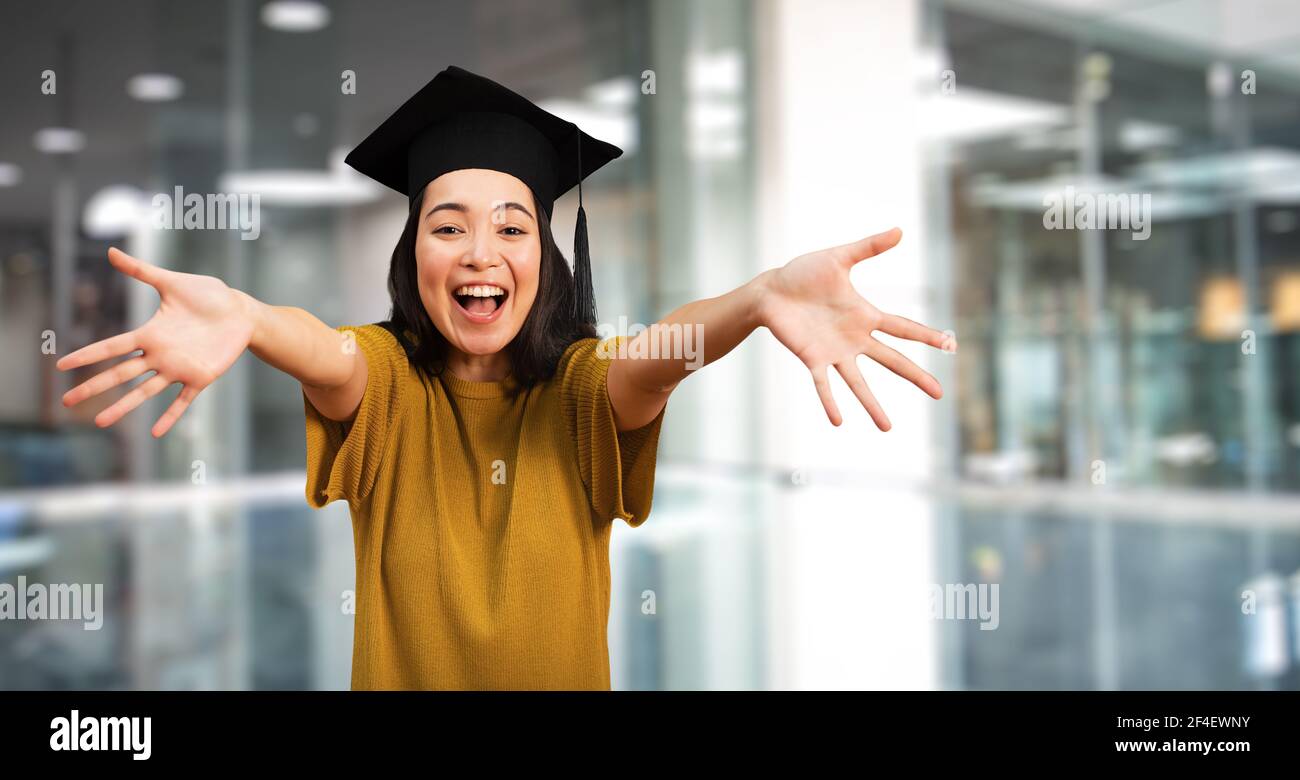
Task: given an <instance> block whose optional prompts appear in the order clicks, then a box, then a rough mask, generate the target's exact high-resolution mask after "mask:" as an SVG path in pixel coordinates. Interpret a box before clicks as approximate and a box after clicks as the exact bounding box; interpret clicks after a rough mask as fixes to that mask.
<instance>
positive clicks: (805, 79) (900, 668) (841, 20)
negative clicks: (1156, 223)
mask: <svg viewBox="0 0 1300 780" xmlns="http://www.w3.org/2000/svg"><path fill="white" fill-rule="evenodd" d="M757 13H758V14H759V19H758V23H759V35H760V38H759V56H758V58H757V59H758V68H759V71H758V88H757V94H758V100H759V105H758V107H757V112H758V149H759V161H758V168H759V172H758V190H759V197H760V208H759V214H760V217H759V220H758V225H759V237H760V240H759V247H760V250H759V251H760V252H761V253H762V261H763V265H764V267H773V266H778V265H781V264H783V263H785V262H786V261H788V260H789V259H791V258H793V257H795V256H797V255H799V254H802V253H805V252H808V251H812V250H816V249H821V248H825V247H829V246H832V245H836V244H841V243H846V242H849V241H852V240H855V239H857V238H861V237H863V236H866V235H869V234H871V233H876V232H880V231H883V230H886V229H888V228H890V227H892V226H895V225H897V226H899V227H901V228H902V229H903V236H904V237H903V242H902V244H900V245H899V246H898V247H897V248H895V249H894V250H892V251H890V252H888V253H887V254H885V255H884V256H881V257H878V258H875V259H870V260H866V261H864V262H863V263H861V264H860V265H859V266H858V267H857V268H856V269H855V270H854V272H853V276H852V279H853V283H854V285H855V287H856V288H857V290H858V291H859V292H860V293H861V294H862V295H863V296H864V297H866V298H867V299H868V300H870V301H871V302H872V303H874V304H875V305H877V306H878V307H879V308H881V309H882V310H884V311H887V312H893V313H897V314H901V315H903V316H906V317H909V318H911V319H915V320H918V321H922V322H927V321H928V315H929V312H928V311H927V299H928V297H929V296H928V294H927V292H928V291H927V287H928V286H929V285H931V284H933V281H932V280H930V279H927V278H926V274H925V264H924V262H923V261H924V258H925V254H924V250H925V236H924V235H923V227H924V224H925V221H924V219H923V213H922V208H923V205H922V193H921V184H922V180H923V170H922V157H921V141H920V138H921V134H920V133H919V132H918V127H917V124H918V121H919V118H920V111H919V109H920V101H921V98H922V96H921V95H920V94H919V92H918V90H917V86H916V79H915V78H914V74H915V73H916V72H917V64H918V63H917V58H918V38H919V29H918V26H919V24H920V17H921V7H920V3H918V2H913V1H912V0H889V2H871V3H866V2H860V1H854V0H764V2H763V3H761V4H760V6H759V8H758V11H757ZM934 324H935V326H936V327H938V328H940V329H944V328H946V327H949V326H948V325H947V324H941V323H934ZM882 340H884V341H886V342H887V343H890V344H891V345H892V346H894V347H895V348H896V349H899V350H900V351H901V352H903V353H904V354H906V355H908V356H909V357H912V358H913V359H914V360H916V361H917V362H918V363H919V364H921V365H922V366H923V367H925V366H926V365H927V362H929V363H933V362H934V361H937V360H942V359H944V358H945V357H948V356H946V355H943V354H942V353H937V352H935V351H933V350H930V348H928V347H923V346H919V345H906V346H903V345H902V344H901V342H898V341H897V340H890V337H888V336H885V337H883V338H882ZM762 342H763V352H762V360H763V366H764V367H763V379H764V381H763V385H764V387H765V389H766V392H765V393H764V396H765V405H766V408H765V410H764V412H765V414H764V415H763V419H764V429H765V441H764V457H765V459H766V462H767V463H768V464H770V465H772V466H777V467H781V468H785V469H790V470H794V469H799V470H800V471H801V473H803V474H804V475H806V476H807V477H808V479H809V482H810V484H808V485H807V486H805V487H800V488H792V489H789V490H784V491H782V494H781V495H782V497H783V498H782V504H783V505H782V506H780V507H777V508H775V510H774V512H773V521H772V524H771V526H770V532H771V534H772V536H771V538H770V540H769V542H770V548H771V549H772V551H773V554H772V559H771V565H772V572H771V579H770V588H769V598H770V603H771V614H770V616H769V628H770V640H771V641H770V644H771V646H772V647H773V656H772V657H771V659H770V669H771V675H770V679H769V683H770V684H771V685H772V686H774V687H778V688H809V687H837V688H839V687H847V688H931V687H935V685H936V682H937V672H936V663H937V659H936V652H935V651H936V643H935V632H934V625H933V623H932V622H931V620H930V618H929V614H928V611H927V610H926V609H925V605H926V603H927V602H926V601H925V600H924V594H925V593H926V586H927V585H928V584H929V583H930V582H932V581H933V578H934V576H935V575H934V564H933V557H934V555H933V538H932V537H933V514H934V509H933V503H932V502H931V501H930V500H928V499H927V498H925V497H924V496H923V495H921V494H920V493H917V492H915V491H908V490H905V489H898V486H902V485H906V484H909V483H915V482H916V481H919V480H925V479H929V478H930V476H931V474H932V459H933V457H934V454H933V446H932V436H931V427H932V426H933V425H934V413H935V405H936V404H937V403H952V402H953V401H952V400H951V398H946V399H945V400H943V401H937V402H936V401H934V400H933V399H930V398H929V397H928V396H926V395H924V394H923V393H921V392H920V391H919V390H917V389H916V388H915V387H913V386H912V385H911V384H910V383H908V382H906V381H904V380H902V379H900V378H898V377H896V376H894V375H893V374H891V373H890V372H888V371H887V370H885V369H883V368H882V367H880V366H878V365H876V364H874V363H870V362H869V361H868V360H867V359H866V358H865V357H863V358H860V359H859V365H860V366H862V367H863V371H864V375H865V376H866V379H867V382H868V383H869V384H870V386H871V388H872V391H873V392H874V393H875V395H876V397H877V398H878V399H879V401H880V403H881V405H882V406H884V408H885V410H886V412H887V413H888V415H889V417H890V419H891V421H892V422H893V430H892V431H890V432H889V433H880V432H879V431H878V430H876V428H875V426H874V425H873V424H872V422H871V420H870V418H869V417H868V416H867V414H866V412H865V410H863V409H862V407H861V405H860V404H858V402H857V401H856V399H855V398H854V396H853V394H852V392H851V391H849V389H848V387H847V386H846V385H845V384H844V383H843V381H842V380H841V379H840V378H839V377H838V375H835V374H834V373H832V378H831V383H832V387H833V388H834V393H835V398H836V401H837V403H838V405H839V407H840V410H841V412H842V413H843V415H844V424H843V425H842V426H841V427H839V428H835V427H833V426H832V425H831V424H830V423H829V422H828V421H827V419H826V416H825V413H824V412H823V411H822V407H821V404H820V403H819V401H818V399H817V394H816V392H815V390H814V388H813V382H812V379H811V378H810V376H809V373H808V371H807V370H806V369H805V368H804V367H803V365H802V363H800V362H799V361H798V360H797V359H796V358H795V357H794V356H793V355H791V354H790V353H789V352H787V351H786V350H784V349H783V348H782V347H781V346H780V345H779V344H778V343H777V342H776V341H775V339H773V338H771V337H770V336H766V337H764V338H763V339H762ZM834 474H839V475H843V476H847V477H849V478H850V479H852V480H853V483H854V485H853V486H851V487H850V486H848V485H845V486H832V485H830V484H828V482H829V481H830V480H829V478H825V479H823V480H822V481H821V483H820V484H819V475H834Z"/></svg>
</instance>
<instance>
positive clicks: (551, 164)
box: [58, 67, 944, 689]
mask: <svg viewBox="0 0 1300 780" xmlns="http://www.w3.org/2000/svg"><path fill="white" fill-rule="evenodd" d="M619 154H620V151H619V150H618V149H617V148H615V147H613V146H610V145H609V144H605V143H603V142H601V141H598V140H596V139H593V138H591V137H590V136H587V135H586V134H584V133H582V132H581V131H580V130H578V129H577V128H576V127H574V126H573V125H572V124H570V123H568V122H564V121H563V120H561V119H559V118H558V117H555V116H553V115H551V114H549V113H547V112H545V111H543V110H542V109H540V108H538V107H537V106H535V105H534V104H532V103H531V102H529V101H527V100H526V99H525V98H523V97H521V96H519V95H517V94H515V93H513V92H511V91H510V90H507V89H506V88H505V87H502V86H501V85H499V84H496V83H494V82H491V81H489V80H487V79H484V78H482V77H479V76H476V75H474V74H472V73H468V72H466V71H463V70H461V69H459V68H454V67H453V68H449V69H447V70H446V71H443V72H442V73H440V74H438V76H437V77H435V78H434V79H433V80H432V81H431V82H429V84H428V85H426V87H424V88H423V89H422V90H421V91H420V92H419V93H417V94H416V95H415V96H414V97H412V98H411V99H410V100H408V101H407V102H406V103H405V104H404V105H403V106H402V107H401V108H399V109H398V110H397V111H396V112H395V113H394V114H393V115H392V116H391V117H389V119H388V120H386V121H385V122H384V124H382V125H381V126H380V127H379V128H378V129H377V130H375V132H374V133H372V134H371V135H370V136H369V137H368V138H367V139H366V140H365V141H363V142H362V143H361V144H360V145H358V147H357V148H356V149H354V150H353V152H352V153H351V154H350V155H349V157H348V161H349V162H350V163H351V164H352V165H353V166H354V167H356V168H357V169H358V170H361V171H362V172H363V173H366V174H367V175H370V176H372V177H373V178H375V179H376V180H378V181H380V182H382V183H384V184H386V185H388V186H390V187H393V188H394V189H397V190H398V191H401V192H403V193H404V194H406V195H408V197H409V199H410V213H409V216H408V219H407V222H406V226H405V229H404V230H403V233H402V236H401V238H400V239H399V241H398V244H397V248H396V249H395V250H394V252H393V256H392V262H391V265H390V270H389V290H390V292H391V295H392V301H393V309H392V315H391V319H390V320H389V321H387V322H385V323H380V324H377V325H367V326H362V327H344V328H340V329H338V330H334V329H331V328H330V327H328V326H326V325H324V324H323V323H321V322H320V321H319V320H317V319H316V318H314V317H312V316H311V315H310V314H308V313H307V312H305V311H302V310H300V309H293V308H284V307H275V306H270V305H267V304H264V303H262V302H260V301H257V300H255V299H253V298H252V297H250V296H248V295H246V294H244V293H242V292H240V291H238V290H233V289H230V288H229V287H227V286H226V285H225V284H224V283H222V282H221V281H220V280H219V279H215V278H212V277H205V276H195V275H191V274H183V273H177V272H174V271H168V270H164V269H162V268H158V267H156V266H153V265H150V264H149V263H146V262H144V261H142V260H138V259H136V258H133V257H130V256H128V255H126V254H124V253H122V252H120V251H118V250H116V249H113V250H110V251H109V261H110V262H111V263H112V264H113V266H114V267H115V268H117V269H118V270H120V271H121V272H123V273H125V274H128V275H130V276H132V277H134V278H136V279H138V280H140V281H142V282H144V283H146V284H150V285H152V286H153V287H154V288H155V289H157V291H158V293H159V295H160V296H161V299H162V300H161V305H160V306H159V309H158V312H157V313H156V314H155V315H154V316H153V318H152V319H150V320H149V321H148V322H147V323H145V324H144V325H143V326H141V327H140V328H138V329H136V330H134V331H131V332H129V333H125V334H122V335H119V336H115V337H113V338H110V339H107V340H105V341H102V342H99V343H96V344H93V345H91V346H88V347H85V348H83V349H81V350H79V351H77V352H74V353H73V354H71V355H68V356H67V357H64V358H63V359H62V360H60V361H59V363H58V366H59V368H60V369H63V370H68V369H73V368H77V367H80V366H85V365H89V364H91V363H96V362H99V361H102V360H106V359H109V358H114V357H120V356H125V355H130V354H132V353H137V352H138V353H140V354H136V355H134V356H132V357H130V358H128V359H127V360H125V361H123V362H121V363H119V364H117V365H116V366H114V367H112V368H109V369H108V370H106V371H104V372H103V373H101V374H99V375H98V376H95V377H94V378H92V379H90V380H88V381H86V382H84V383H83V384H81V385H79V386H78V387H76V388H74V389H73V390H71V391H69V392H68V393H67V394H66V395H65V396H64V403H65V404H66V405H72V404H76V403H80V402H82V401H84V400H86V399H87V398H89V397H91V396H94V395H96V394H98V393H102V392H104V391H106V390H109V389H110V388H113V387H116V386H118V385H119V384H122V383H124V382H128V381H131V380H133V379H135V378H137V377H140V376H143V375H144V374H146V373H149V372H153V376H151V377H150V378H148V379H146V380H145V381H144V382H142V383H140V384H139V385H137V386H136V387H135V388H133V389H132V390H130V391H129V392H127V393H126V394H125V395H124V396H123V397H122V398H121V399H120V400H118V401H117V402H116V403H114V404H113V405H112V406H110V407H108V408H107V409H105V410H104V411H103V412H101V413H100V414H99V415H98V416H96V418H95V422H96V424H98V425H100V426H107V425H112V424H113V423H115V422H116V421H117V420H119V419H120V418H121V417H122V416H123V415H125V414H127V413H128V412H130V411H131V410H132V409H134V408H135V407H137V406H139V405H140V404H141V403H142V402H144V400H146V399H147V398H149V397H151V396H154V395H156V394H157V393H159V392H161V391H162V390H163V389H164V388H166V387H168V386H170V385H171V384H173V383H180V384H181V386H182V388H181V392H180V395H179V396H178V397H177V398H176V400H175V401H174V402H173V403H172V404H171V406H170V407H169V408H168V409H167V411H166V412H165V413H164V414H163V416H162V417H161V418H160V419H159V420H158V421H157V423H155V425H154V427H153V434H154V436H162V435H163V434H165V433H166V432H167V431H168V430H169V429H170V428H171V427H172V425H173V424H174V423H175V422H176V420H177V419H178V418H179V417H180V416H181V414H183V413H184V411H185V409H186V407H187V406H188V405H189V404H190V403H191V402H192V401H193V400H194V398H195V396H197V395H198V394H199V393H200V392H201V391H202V390H203V388H205V387H206V386H207V385H209V384H210V383H212V382H213V381H214V380H215V379H216V378H217V377H219V376H221V374H222V373H224V372H225V371H226V370H227V369H228V368H229V367H230V366H231V364H233V363H234V361H235V360H236V359H237V358H238V357H239V356H240V354H242V353H243V352H244V351H245V350H249V351H251V352H252V353H253V354H254V355H256V356H257V357H259V358H261V359H262V360H263V361H265V362H266V363H268V364H270V365H271V366H274V367H275V368H277V369H280V370H281V371H284V372H286V373H288V374H289V375H290V376H292V377H294V378H295V379H297V380H298V381H299V382H300V383H301V384H302V389H303V395H304V412H305V415H306V430H307V500H308V502H309V503H310V504H311V505H312V506H315V507H320V506H323V505H324V504H326V503H328V502H330V501H333V500H336V499H340V498H341V499H345V500H346V501H347V502H348V504H349V507H350V510H351V513H352V521H353V532H354V542H355V545H356V567H357V570H356V573H357V611H356V632H355V644H354V649H353V665H352V686H353V688H359V689H363V688H364V689H370V688H475V689H477V688H512V689H520V688H570V689H572V688H597V689H607V688H608V687H609V650H608V645H607V641H606V626H607V624H608V617H609V599H610V595H609V587H610V574H609V535H610V530H611V528H612V523H613V520H614V518H621V519H622V520H624V521H625V522H627V523H628V524H629V525H632V526H636V525H639V524H640V523H642V522H644V520H645V518H646V516H647V515H648V514H649V512H650V505H651V498H652V495H653V490H654V468H655V454H656V449H657V446H658V437H659V430H660V426H661V424H662V421H663V415H664V410H665V408H666V404H667V401H668V397H669V395H670V394H671V393H672V391H673V389H674V388H675V387H676V386H677V385H678V383H679V382H681V381H682V380H683V379H684V378H686V376H687V375H688V373H689V372H690V370H691V369H693V368H695V367H698V365H700V364H701V363H702V364H704V365H707V364H708V363H712V362H713V361H715V360H717V359H719V358H721V357H722V356H724V355H726V354H727V353H729V352H730V351H731V350H732V349H733V348H735V346H736V345H737V344H739V343H740V342H741V341H742V340H744V339H745V338H746V337H748V336H749V334H750V333H751V332H753V331H754V330H755V329H756V328H759V327H766V328H767V329H768V330H770V331H771V332H772V334H773V335H774V336H775V337H776V338H777V339H778V340H779V341H780V342H781V343H782V344H784V345H785V346H786V347H787V348H788V349H789V350H790V351H791V352H793V353H794V354H795V355H797V356H798V357H799V358H800V359H801V360H802V361H803V362H804V364H805V365H806V366H807V367H808V369H809V370H810V371H811V372H812V376H813V381H814V385H815V387H816V389H817V392H818V394H819V395H820V397H821V401H822V404H823V405H824V406H825V409H826V414H827V416H828V417H829V418H830V421H831V423H832V424H834V425H839V424H840V422H841V418H840V413H839V410H838V409H837V408H836V405H835V401H834V400H833V399H832V397H831V392H830V388H829V385H828V383H827V372H828V370H829V368H830V367H831V366H834V367H835V369H836V370H837V371H839V373H840V375H841V376H842V377H843V378H844V380H845V381H846V382H847V383H848V385H849V387H850V388H852V390H853V392H854V393H855V394H856V396H857V397H858V399H859V400H860V401H861V403H862V404H863V406H864V407H866V409H867V411H868V412H869V413H870V415H871V417H872V419H873V420H874V421H875V423H876V425H877V426H879V427H880V429H881V430H888V429H889V426H890V423H889V420H888V418H887V417H886V416H885V413H884V411H883V410H882V409H881V408H880V405H879V404H878V403H876V400H875V398H874V397H873V396H872V394H871V391H870V390H869V389H868V388H867V384H866V382H865V381H864V380H863V378H862V375H861V374H860V373H859V371H858V368H857V365H856V358H857V356H858V355H859V354H864V353H865V354H866V355H868V356H869V357H871V358H872V359H874V360H876V361H878V362H880V363H882V364H883V365H885V366H887V367H888V368H890V369H891V370H893V371H894V372H895V373H897V374H899V375H901V376H903V377H905V378H907V379H909V380H910V381H912V382H913V383H915V384H916V385H917V386H918V387H920V388H921V389H922V390H924V391H925V392H926V393H928V394H930V395H931V396H933V397H935V398H938V397H940V395H941V390H940V387H939V383H938V382H937V381H936V380H935V379H934V377H932V376H930V375H929V374H927V373H926V372H924V371H922V370H921V369H920V368H919V367H917V366H916V365H915V364H913V363H912V362H911V361H910V360H908V359H907V358H905V357H903V356H902V355H901V354H899V353H898V352H896V351H894V350H893V349H891V348H889V347H887V346H885V345H883V344H881V343H880V342H878V341H876V340H875V339H874V338H873V337H872V335H871V334H872V332H873V331H875V330H880V331H884V332H885V333H888V334H891V335H893V336H897V337H900V338H905V339H912V340H915V341H920V342H923V343H925V344H929V345H931V346H934V347H940V346H943V345H944V336H943V334H941V333H939V332H937V331H935V330H932V329H930V328H927V327H924V326H922V325H919V324H917V323H914V322H911V321H910V320H906V319H903V318H901V317H897V316H894V315H887V314H882V313H881V312H879V311H878V310H876V309H875V308H874V307H873V306H872V305H871V304H869V303H867V302H866V301H865V300H863V299H862V298H860V297H859V296H858V295H857V294H856V292H855V291H854V290H853V287H852V286H851V285H850V283H849V269H850V268H851V267H852V266H853V264H854V263H856V262H858V261H860V260H862V259H864V258H867V257H871V256H873V255H876V254H879V253H880V252H883V251H885V250H887V249H889V248H890V247H892V246H894V244H896V243H898V240H899V237H900V233H899V231H897V230H892V231H889V232H887V233H882V234H879V235H875V236H871V237H869V238H865V239H863V240H861V241H858V242H856V243H853V244H848V245H845V246H840V247H835V248H833V249H827V250H824V251H821V252H814V253H812V254H808V255H804V256H802V257H799V258H796V259H795V260H793V261H791V262H790V263H788V264H786V265H785V266H784V267H782V268H779V269H775V270H771V271H766V272H764V273H762V274H760V275H759V276H758V277H756V278H754V279H753V280H751V281H750V282H748V283H747V284H745V285H743V286H742V287H740V288H738V289H736V290H733V291H732V292H730V293H727V294H726V295H722V296H720V297H717V298H711V299H707V300H702V301H696V302H694V303H691V304H688V305H686V306H683V307H681V308H679V309H677V310H676V311H674V312H673V313H672V314H670V315H668V316H667V317H666V318H664V320H662V321H661V322H660V323H658V324H657V326H656V327H657V328H661V330H656V327H652V328H651V329H649V330H647V331H644V332H642V333H641V334H639V335H638V336H637V337H636V339H635V340H633V342H631V343H627V342H626V341H625V340H624V339H618V340H615V341H612V342H601V341H598V340H597V339H596V338H594V337H595V330H594V327H593V325H594V323H595V312H594V304H593V302H592V294H591V288H590V268H589V265H588V260H587V257H586V236H585V214H584V212H583V211H582V208H581V206H580V207H579V214H578V234H577V237H576V238H575V263H574V272H573V276H570V274H569V270H568V267H567V265H566V263H565V260H564V257H563V256H562V255H561V253H560V250H559V249H558V248H557V247H556V244H555V240H554V238H553V237H552V235H551V229H550V215H551V207H552V205H553V203H554V201H555V199H556V198H558V197H559V196H560V195H561V194H563V193H564V192H566V191H567V190H569V189H571V188H572V187H573V186H575V185H577V186H578V187H579V203H581V181H582V179H583V178H584V177H586V176H587V175H589V174H590V173H591V172H592V171H594V170H595V169H597V168H599V167H600V166H602V165H604V164H605V163H606V162H608V161H610V160H612V159H614V158H615V157H617V156H618V155H619ZM584 155H585V157H586V159H585V161H584V159H583V158H584ZM683 328H685V329H690V331H691V332H693V333H702V334H703V336H704V338H703V340H702V343H700V344H697V345H696V346H699V347H702V350H703V357H702V360H700V358H699V356H698V355H692V356H689V357H690V358H691V359H690V360H689V361H688V359H687V358H688V356H687V355H685V354H684V353H683V352H682V350H680V349H678V350H673V349H671V348H670V347H671V346H672V344H671V343H668V342H664V343H662V344H661V345H658V346H662V347H669V348H666V349H665V348H654V349H651V348H649V345H648V343H647V342H648V340H650V339H654V338H658V335H657V334H661V333H664V332H667V333H672V332H673V331H674V330H677V331H678V332H681V329H683ZM679 346H680V345H679ZM620 347H622V348H625V349H621V348H620Z"/></svg>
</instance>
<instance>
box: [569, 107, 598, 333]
mask: <svg viewBox="0 0 1300 780" xmlns="http://www.w3.org/2000/svg"><path fill="white" fill-rule="evenodd" d="M583 174H584V171H583V170H582V131H581V130H579V131H578V221H577V225H576V226H575V227H574V228H573V318H574V319H575V320H577V321H578V322H582V323H586V324H588V325H595V324H596V291H595V290H594V289H593V288H592V284H591V247H590V245H588V243H587V211H586V209H584V208H583V207H582V178H583Z"/></svg>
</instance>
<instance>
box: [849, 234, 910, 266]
mask: <svg viewBox="0 0 1300 780" xmlns="http://www.w3.org/2000/svg"><path fill="white" fill-rule="evenodd" d="M902 238H903V231H902V230H900V229H898V228H891V229H889V230H886V231H885V232H884V233H877V234H875V235H874V236H867V237H866V238H864V239H861V240H858V241H854V242H853V243H851V244H845V245H843V246H841V247H837V249H838V251H839V255H840V259H841V260H842V261H843V262H844V265H845V266H846V267H849V266H852V265H853V264H855V263H858V262H861V261H862V260H866V259H867V258H868V257H875V256H876V255H878V254H880V253H881V252H884V251H886V250H889V249H892V248H893V247H894V246H896V245H897V244H898V242H899V241H901V240H902Z"/></svg>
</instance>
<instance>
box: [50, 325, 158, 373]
mask: <svg viewBox="0 0 1300 780" xmlns="http://www.w3.org/2000/svg"><path fill="white" fill-rule="evenodd" d="M139 348H140V345H139V343H138V342H137V340H136V336H135V331H131V332H130V333H119V334H118V335H116V336H113V337H112V338H107V339H104V340H103V341H96V342H95V343H94V344H91V345H89V346H86V347H82V348H81V349H79V350H77V351H76V352H73V353H72V354H71V355H64V356H63V357H61V358H59V362H57V363H55V364H54V366H55V368H57V369H59V370H60V371H67V370H68V369H72V368H80V367H82V366H88V365H90V364H91V363H98V362H99V361H101V360H108V359H109V358H115V357H121V356H123V355H128V354H130V353H132V352H135V351H136V350H137V349H139Z"/></svg>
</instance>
